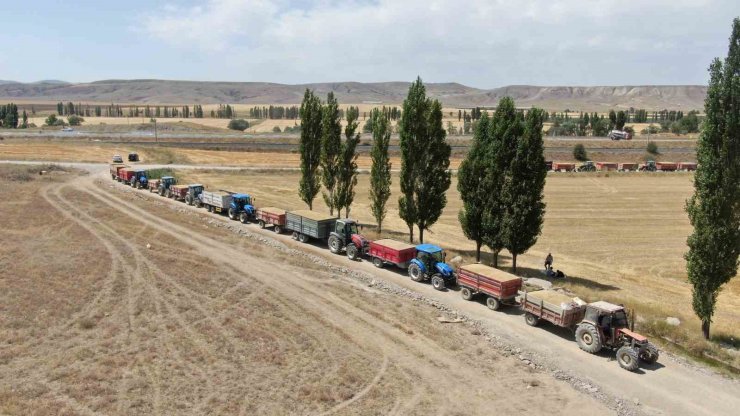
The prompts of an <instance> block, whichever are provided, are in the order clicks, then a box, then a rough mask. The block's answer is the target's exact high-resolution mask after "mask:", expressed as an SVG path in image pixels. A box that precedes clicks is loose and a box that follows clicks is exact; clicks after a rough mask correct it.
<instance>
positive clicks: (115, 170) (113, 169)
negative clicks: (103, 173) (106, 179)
mask: <svg viewBox="0 0 740 416" xmlns="http://www.w3.org/2000/svg"><path fill="white" fill-rule="evenodd" d="M127 167H128V166H126V165H124V164H122V163H111V165H110V177H111V179H113V180H114V181H118V182H120V181H121V169H125V168H127Z"/></svg>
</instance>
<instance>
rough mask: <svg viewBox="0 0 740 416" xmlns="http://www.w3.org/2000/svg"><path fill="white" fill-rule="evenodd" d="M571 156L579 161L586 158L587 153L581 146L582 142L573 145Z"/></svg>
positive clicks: (583, 160)
mask: <svg viewBox="0 0 740 416" xmlns="http://www.w3.org/2000/svg"><path fill="white" fill-rule="evenodd" d="M573 157H574V158H576V160H578V161H580V162H585V161H587V160H588V153H587V152H586V148H585V147H584V146H583V144H581V143H578V144H577V145H575V146H573Z"/></svg>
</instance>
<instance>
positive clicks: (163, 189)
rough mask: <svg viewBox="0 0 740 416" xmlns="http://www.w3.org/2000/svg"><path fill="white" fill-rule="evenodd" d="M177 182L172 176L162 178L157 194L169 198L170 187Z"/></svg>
mask: <svg viewBox="0 0 740 416" xmlns="http://www.w3.org/2000/svg"><path fill="white" fill-rule="evenodd" d="M176 183H177V181H176V180H175V178H173V177H172V176H162V178H161V179H160V180H159V188H158V189H157V193H159V195H161V196H165V195H167V197H169V191H170V185H174V184H176Z"/></svg>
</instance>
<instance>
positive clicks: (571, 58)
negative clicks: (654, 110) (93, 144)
mask: <svg viewBox="0 0 740 416" xmlns="http://www.w3.org/2000/svg"><path fill="white" fill-rule="evenodd" d="M738 15H740V3H738V2H737V1H736V0H735V1H724V0H690V1H689V0H643V1H607V0H591V1H587V2H586V1H582V0H578V1H576V0H549V1H546V0H520V1H494V0H464V1H437V0H406V1H400V0H375V1H371V0H364V1H353V0H344V1H334V0H321V1H310V0H303V1H289V0H272V1H267V0H251V1H243V0H202V1H158V0H146V1H145V0H128V1H115V2H105V1H99V0H98V1H76V2H58V1H51V0H37V1H35V2H30V3H22V2H12V3H9V4H4V5H3V12H2V13H0V28H1V29H0V30H2V33H4V34H5V35H6V39H7V38H10V39H12V40H13V41H12V42H9V41H7V40H6V41H5V42H2V44H0V79H3V80H16V81H24V82H30V81H37V80H41V79H62V80H66V81H72V82H85V81H94V80H100V79H111V78H126V79H129V78H163V79H188V80H209V81H217V80H220V81H269V82H280V83H291V84H292V83H306V82H330V81H362V82H371V81H409V80H412V79H413V78H415V77H416V75H421V76H422V78H424V80H425V81H428V82H448V81H454V82H461V83H464V84H466V85H470V86H475V87H481V88H492V87H497V86H503V85H511V84H534V85H624V84H631V85H635V84H704V83H706V80H707V72H706V68H707V67H708V65H709V63H710V61H711V59H712V58H713V57H715V56H724V55H725V54H726V52H727V39H728V37H729V34H730V29H731V23H732V18H733V17H736V16H738Z"/></svg>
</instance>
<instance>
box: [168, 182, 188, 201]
mask: <svg viewBox="0 0 740 416" xmlns="http://www.w3.org/2000/svg"><path fill="white" fill-rule="evenodd" d="M187 194H188V185H175V184H173V185H170V187H169V189H168V190H167V196H168V197H169V198H172V199H174V200H176V201H183V202H184V201H185V196H187Z"/></svg>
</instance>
